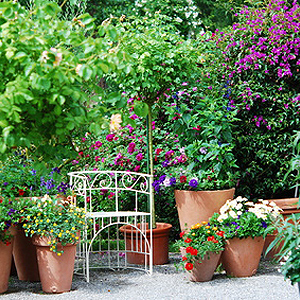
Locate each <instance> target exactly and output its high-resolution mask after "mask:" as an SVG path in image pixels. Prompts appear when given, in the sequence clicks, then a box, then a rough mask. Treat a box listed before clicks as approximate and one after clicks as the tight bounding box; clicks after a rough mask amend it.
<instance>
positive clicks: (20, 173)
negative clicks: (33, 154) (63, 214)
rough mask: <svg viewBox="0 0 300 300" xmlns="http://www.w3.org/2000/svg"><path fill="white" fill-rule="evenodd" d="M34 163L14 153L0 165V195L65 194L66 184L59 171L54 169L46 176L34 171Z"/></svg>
mask: <svg viewBox="0 0 300 300" xmlns="http://www.w3.org/2000/svg"><path fill="white" fill-rule="evenodd" d="M33 165H34V162H33V161H32V160H30V159H24V156H23V154H22V152H20V153H15V154H14V155H11V156H10V157H8V159H7V160H5V161H4V162H2V163H1V164H0V172H1V178H0V195H2V196H8V197H29V196H41V195H43V194H45V193H51V194H57V193H62V194H64V193H66V191H67V189H68V184H67V183H65V182H64V181H62V178H63V176H62V175H61V173H60V169H59V168H57V167H55V168H53V169H52V170H51V172H50V171H49V173H47V174H46V175H41V174H39V173H38V172H37V171H36V170H35V169H34V166H33Z"/></svg>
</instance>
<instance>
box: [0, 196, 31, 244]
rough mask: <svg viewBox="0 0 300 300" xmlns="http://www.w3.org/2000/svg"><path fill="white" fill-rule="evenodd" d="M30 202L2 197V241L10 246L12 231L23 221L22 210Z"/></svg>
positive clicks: (0, 224) (0, 213)
mask: <svg viewBox="0 0 300 300" xmlns="http://www.w3.org/2000/svg"><path fill="white" fill-rule="evenodd" d="M27 201H28V200H21V201H15V200H12V199H10V198H9V197H2V196H0V241H1V242H4V243H6V245H9V244H10V240H11V238H12V233H11V231H10V229H11V228H12V227H15V226H17V225H18V224H19V223H20V222H21V221H22V219H23V217H24V216H23V215H22V209H23V207H25V206H26V203H27Z"/></svg>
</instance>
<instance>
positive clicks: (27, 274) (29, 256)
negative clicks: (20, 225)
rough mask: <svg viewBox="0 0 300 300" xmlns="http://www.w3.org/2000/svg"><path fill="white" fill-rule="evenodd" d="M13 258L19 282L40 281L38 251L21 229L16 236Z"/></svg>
mask: <svg viewBox="0 0 300 300" xmlns="http://www.w3.org/2000/svg"><path fill="white" fill-rule="evenodd" d="M13 257H14V262H15V266H16V269H17V275H18V278H19V280H23V281H39V280H40V276H39V270H38V263H37V256H36V249H35V246H34V245H33V244H32V239H31V237H26V236H25V233H24V230H23V229H19V230H18V231H17V233H16V235H15V238H14V247H13Z"/></svg>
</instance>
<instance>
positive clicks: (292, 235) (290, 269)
mask: <svg viewBox="0 0 300 300" xmlns="http://www.w3.org/2000/svg"><path fill="white" fill-rule="evenodd" d="M274 227H275V228H276V230H277V234H276V236H275V238H274V240H273V241H272V243H271V244H270V245H269V247H268V249H267V251H266V252H267V253H268V252H269V251H271V250H272V249H274V248H276V247H278V248H279V249H278V250H277V254H276V256H275V259H276V260H277V261H280V262H281V272H282V274H283V275H284V278H285V279H290V281H291V283H292V284H293V285H294V284H295V283H298V287H299V290H300V265H299V261H300V252H299V246H300V235H299V232H300V223H299V214H292V215H290V216H289V217H288V218H286V219H284V218H283V217H281V218H279V219H278V220H277V222H276V224H275V225H274Z"/></svg>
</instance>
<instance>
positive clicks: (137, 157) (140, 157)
mask: <svg viewBox="0 0 300 300" xmlns="http://www.w3.org/2000/svg"><path fill="white" fill-rule="evenodd" d="M136 159H137V160H138V161H141V160H142V159H143V154H142V153H139V154H138V155H137V156H136Z"/></svg>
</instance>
